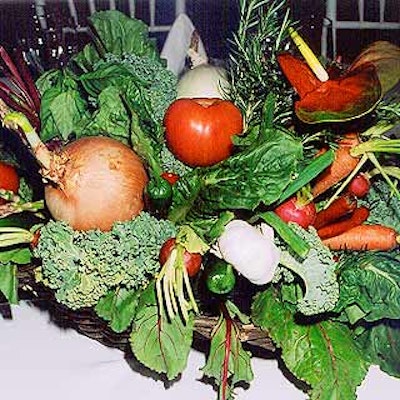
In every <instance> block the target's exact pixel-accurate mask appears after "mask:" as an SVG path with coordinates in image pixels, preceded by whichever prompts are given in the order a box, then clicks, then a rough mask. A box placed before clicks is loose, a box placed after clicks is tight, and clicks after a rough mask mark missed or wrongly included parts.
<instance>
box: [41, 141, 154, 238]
mask: <svg viewBox="0 0 400 400" xmlns="http://www.w3.org/2000/svg"><path fill="white" fill-rule="evenodd" d="M62 156H63V157H64V158H65V159H66V162H65V164H64V165H63V168H64V170H63V173H62V175H61V176H60V178H59V180H58V182H57V184H51V183H49V184H47V185H46V186H45V201H46V205H47V207H48V209H49V211H50V213H51V215H52V216H53V217H54V218H55V219H56V220H62V221H66V222H67V223H68V224H69V225H71V226H72V227H73V228H74V229H75V230H90V229H100V230H103V231H108V230H110V229H111V228H112V225H113V224H114V223H115V222H117V221H127V220H130V219H132V218H133V217H134V216H136V215H138V214H139V213H140V212H141V211H142V210H143V207H144V203H143V192H144V188H145V186H146V184H147V175H146V172H145V169H144V167H143V164H142V162H141V160H140V159H139V157H138V156H137V155H136V153H135V152H134V151H133V150H131V149H130V148H129V147H128V146H126V145H124V144H122V143H120V142H118V141H117V140H114V139H111V138H107V137H102V136H92V137H85V138H81V139H78V140H76V141H74V142H72V143H70V144H68V145H67V146H66V147H65V148H64V149H63V153H62Z"/></svg>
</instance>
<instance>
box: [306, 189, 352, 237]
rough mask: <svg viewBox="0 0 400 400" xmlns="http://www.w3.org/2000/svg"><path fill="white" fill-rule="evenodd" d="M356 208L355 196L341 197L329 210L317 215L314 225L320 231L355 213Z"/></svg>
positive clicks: (346, 195)
mask: <svg viewBox="0 0 400 400" xmlns="http://www.w3.org/2000/svg"><path fill="white" fill-rule="evenodd" d="M356 207H357V201H356V198H355V197H354V196H353V195H350V194H345V195H343V196H340V197H338V198H337V199H335V200H334V201H333V202H332V204H331V205H330V206H329V207H328V208H326V209H325V210H321V211H319V212H318V213H317V215H316V217H315V221H314V223H313V225H314V227H315V229H320V228H322V227H323V226H325V225H328V224H330V223H332V222H334V221H336V220H338V219H339V218H342V217H344V216H345V215H347V214H349V213H351V212H353V211H354V210H355V209H356Z"/></svg>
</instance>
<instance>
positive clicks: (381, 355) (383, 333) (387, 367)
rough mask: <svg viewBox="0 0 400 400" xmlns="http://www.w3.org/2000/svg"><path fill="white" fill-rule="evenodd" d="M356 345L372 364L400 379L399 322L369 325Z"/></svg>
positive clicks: (357, 339)
mask: <svg viewBox="0 0 400 400" xmlns="http://www.w3.org/2000/svg"><path fill="white" fill-rule="evenodd" d="M356 343H357V345H358V346H359V347H360V350H361V351H362V353H363V354H364V355H365V356H366V357H367V358H368V360H369V362H371V363H372V364H376V365H379V367H380V368H381V369H382V371H384V372H386V373H388V374H389V375H391V376H396V377H397V378H400V363H399V359H400V347H399V343H400V324H399V320H398V319H397V320H383V321H381V322H380V323H378V324H373V325H368V326H366V329H365V330H364V332H363V333H362V334H361V335H359V336H357V337H356Z"/></svg>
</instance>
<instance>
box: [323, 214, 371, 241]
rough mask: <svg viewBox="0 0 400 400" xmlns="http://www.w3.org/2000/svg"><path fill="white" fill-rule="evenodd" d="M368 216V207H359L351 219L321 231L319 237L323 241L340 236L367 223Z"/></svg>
mask: <svg viewBox="0 0 400 400" xmlns="http://www.w3.org/2000/svg"><path fill="white" fill-rule="evenodd" d="M368 216H369V210H368V208H367V207H363V206H361V207H358V208H356V209H355V210H354V211H353V213H352V214H351V215H350V217H349V218H346V219H344V220H341V221H338V222H334V223H332V224H329V225H326V226H324V227H323V228H321V229H319V230H318V235H319V237H320V238H321V239H328V238H330V237H333V236H337V235H340V234H341V233H343V232H346V231H348V230H349V229H351V228H354V227H355V226H358V225H361V224H362V223H363V222H365V221H366V219H367V218H368Z"/></svg>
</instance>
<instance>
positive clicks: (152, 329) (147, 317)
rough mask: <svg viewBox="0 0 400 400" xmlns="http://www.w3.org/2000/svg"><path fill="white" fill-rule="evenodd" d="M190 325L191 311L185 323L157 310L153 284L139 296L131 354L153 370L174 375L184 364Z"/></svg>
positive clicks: (191, 320) (180, 370)
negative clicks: (169, 317)
mask: <svg viewBox="0 0 400 400" xmlns="http://www.w3.org/2000/svg"><path fill="white" fill-rule="evenodd" d="M193 329H194V318H193V314H190V316H189V318H188V320H187V321H186V323H183V321H182V319H181V318H179V316H176V317H175V318H173V319H171V320H169V319H168V317H167V315H166V314H164V313H161V314H159V312H158V307H157V300H156V296H155V289H154V285H149V286H148V288H147V289H146V291H145V292H144V293H143V294H142V296H141V297H140V302H139V306H138V310H137V315H136V317H135V323H134V327H133V330H132V333H131V336H130V344H131V348H132V351H133V354H134V355H135V357H136V358H137V359H138V360H139V361H140V362H141V363H143V365H145V366H146V367H148V368H150V369H152V370H154V371H156V372H157V373H165V374H166V376H167V378H168V379H174V378H176V377H177V376H178V374H180V373H181V372H182V371H183V370H184V369H185V367H186V363H187V358H188V355H189V351H190V348H191V344H192V339H193Z"/></svg>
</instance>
